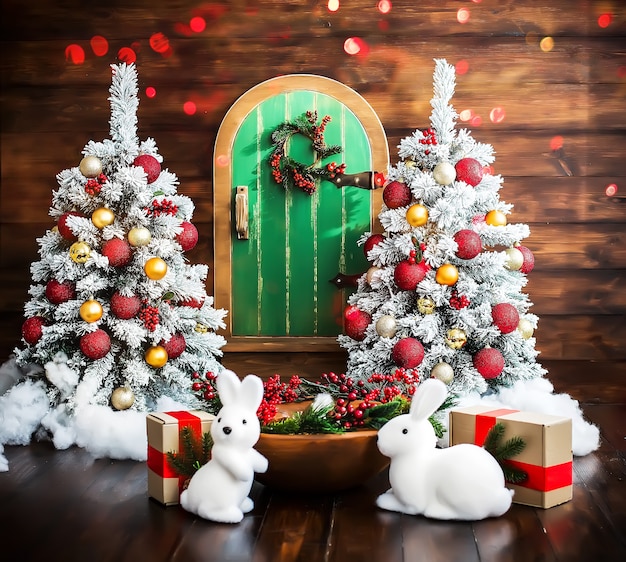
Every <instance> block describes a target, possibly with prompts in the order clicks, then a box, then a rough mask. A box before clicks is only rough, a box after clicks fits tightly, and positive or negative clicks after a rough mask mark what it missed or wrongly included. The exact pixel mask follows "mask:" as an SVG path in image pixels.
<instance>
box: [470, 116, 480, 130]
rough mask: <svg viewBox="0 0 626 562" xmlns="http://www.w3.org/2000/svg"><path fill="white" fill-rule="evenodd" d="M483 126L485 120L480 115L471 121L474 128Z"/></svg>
mask: <svg viewBox="0 0 626 562" xmlns="http://www.w3.org/2000/svg"><path fill="white" fill-rule="evenodd" d="M482 124H483V118H482V117H481V116H480V115H474V116H473V117H472V118H471V119H470V125H472V127H480V126H481V125H482Z"/></svg>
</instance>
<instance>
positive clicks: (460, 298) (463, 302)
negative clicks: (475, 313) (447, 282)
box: [450, 289, 470, 310]
mask: <svg viewBox="0 0 626 562" xmlns="http://www.w3.org/2000/svg"><path fill="white" fill-rule="evenodd" d="M469 304H470V300H469V299H468V298H467V296H466V295H459V293H458V292H457V290H456V289H455V290H454V291H452V296H451V297H450V306H451V307H452V308H456V309H457V310H461V309H462V308H465V307H466V306H469Z"/></svg>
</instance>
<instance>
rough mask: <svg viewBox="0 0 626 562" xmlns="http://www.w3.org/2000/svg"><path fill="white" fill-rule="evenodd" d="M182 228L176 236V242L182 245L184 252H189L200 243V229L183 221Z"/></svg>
mask: <svg viewBox="0 0 626 562" xmlns="http://www.w3.org/2000/svg"><path fill="white" fill-rule="evenodd" d="M180 226H181V227H182V229H183V230H182V232H180V233H178V234H177V235H176V242H178V243H179V244H180V245H181V247H182V249H183V252H188V251H189V250H192V249H193V248H195V246H196V244H197V243H198V229H197V228H196V227H195V226H194V225H193V224H191V223H190V222H187V221H183V222H182V223H181V225H180Z"/></svg>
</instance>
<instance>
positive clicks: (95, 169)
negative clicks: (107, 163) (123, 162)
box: [78, 156, 102, 178]
mask: <svg viewBox="0 0 626 562" xmlns="http://www.w3.org/2000/svg"><path fill="white" fill-rule="evenodd" d="M78 168H79V169H80V173H81V174H83V176H85V177H86V178H96V177H98V176H99V175H100V174H101V173H102V162H100V158H98V157H97V156H85V157H84V158H83V159H82V160H81V161H80V164H79V165H78Z"/></svg>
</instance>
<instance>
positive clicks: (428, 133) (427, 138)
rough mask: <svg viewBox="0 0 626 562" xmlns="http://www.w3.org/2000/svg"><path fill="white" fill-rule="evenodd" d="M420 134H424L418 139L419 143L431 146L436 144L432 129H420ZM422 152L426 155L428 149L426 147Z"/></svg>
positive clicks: (428, 151)
mask: <svg viewBox="0 0 626 562" xmlns="http://www.w3.org/2000/svg"><path fill="white" fill-rule="evenodd" d="M422 135H424V138H422V139H420V144H427V145H431V146H432V145H436V144H437V138H436V137H435V131H433V130H432V129H426V130H425V131H422ZM424 154H426V155H427V156H428V155H429V154H430V150H428V149H426V150H425V151H424Z"/></svg>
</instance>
